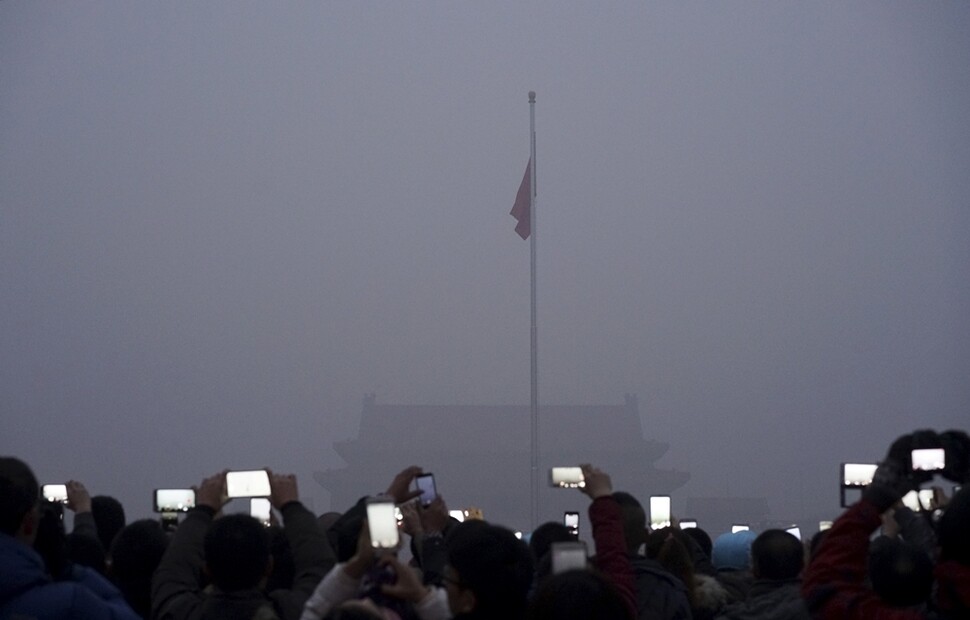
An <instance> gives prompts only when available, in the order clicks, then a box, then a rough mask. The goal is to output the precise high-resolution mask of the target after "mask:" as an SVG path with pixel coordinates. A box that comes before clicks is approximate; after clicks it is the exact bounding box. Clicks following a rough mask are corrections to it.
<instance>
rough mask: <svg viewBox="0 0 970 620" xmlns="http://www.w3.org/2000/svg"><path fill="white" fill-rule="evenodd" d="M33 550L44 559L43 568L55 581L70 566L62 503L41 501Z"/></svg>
mask: <svg viewBox="0 0 970 620" xmlns="http://www.w3.org/2000/svg"><path fill="white" fill-rule="evenodd" d="M34 551H36V552H37V553H38V554H39V555H40V557H41V559H43V560H44V569H45V570H46V571H47V574H48V575H49V576H50V577H51V579H54V580H55V581H56V580H58V579H61V578H62V577H63V576H64V574H65V571H67V570H68V569H69V568H70V566H71V561H70V560H69V559H68V557H67V534H66V533H65V532H64V505H63V504H61V503H59V502H48V501H45V502H42V503H41V504H40V509H39V510H38V518H37V536H35V537H34Z"/></svg>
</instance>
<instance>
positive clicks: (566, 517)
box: [562, 511, 579, 538]
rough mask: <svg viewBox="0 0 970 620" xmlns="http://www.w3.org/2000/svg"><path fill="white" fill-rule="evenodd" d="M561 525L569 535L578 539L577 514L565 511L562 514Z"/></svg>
mask: <svg viewBox="0 0 970 620" xmlns="http://www.w3.org/2000/svg"><path fill="white" fill-rule="evenodd" d="M562 524H563V525H565V526H566V527H567V528H568V529H569V533H570V534H572V535H573V536H575V537H577V538H578V537H579V513H578V512H572V511H566V512H564V513H562Z"/></svg>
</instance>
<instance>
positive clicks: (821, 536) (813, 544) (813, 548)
mask: <svg viewBox="0 0 970 620" xmlns="http://www.w3.org/2000/svg"><path fill="white" fill-rule="evenodd" d="M827 533H828V530H819V531H817V532H815V535H814V536H812V539H811V540H810V541H808V559H809V560H813V559H815V553H816V552H817V551H818V548H819V545H821V544H822V541H823V540H825V536H826V534H827Z"/></svg>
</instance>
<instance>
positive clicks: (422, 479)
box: [414, 473, 438, 507]
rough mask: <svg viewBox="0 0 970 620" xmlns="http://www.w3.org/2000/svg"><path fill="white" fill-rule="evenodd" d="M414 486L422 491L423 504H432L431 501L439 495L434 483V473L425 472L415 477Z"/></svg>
mask: <svg viewBox="0 0 970 620" xmlns="http://www.w3.org/2000/svg"><path fill="white" fill-rule="evenodd" d="M414 488H415V490H416V491H421V497H420V500H421V505H422V506H425V507H427V506H430V505H431V502H433V501H434V500H435V498H436V497H438V490H437V488H436V487H435V484H434V474H430V473H424V474H419V475H417V476H415V477H414Z"/></svg>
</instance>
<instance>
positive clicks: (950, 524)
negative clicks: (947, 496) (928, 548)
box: [937, 488, 970, 566]
mask: <svg viewBox="0 0 970 620" xmlns="http://www.w3.org/2000/svg"><path fill="white" fill-rule="evenodd" d="M937 536H938V540H939V543H940V561H942V562H946V561H951V560H952V561H954V562H959V563H960V564H963V565H964V566H970V489H968V488H962V489H960V490H959V491H958V492H957V493H956V494H955V495H954V496H953V498H952V499H951V500H950V503H948V504H947V506H946V510H945V511H944V512H943V516H942V517H940V522H939V524H938V527H937Z"/></svg>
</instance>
